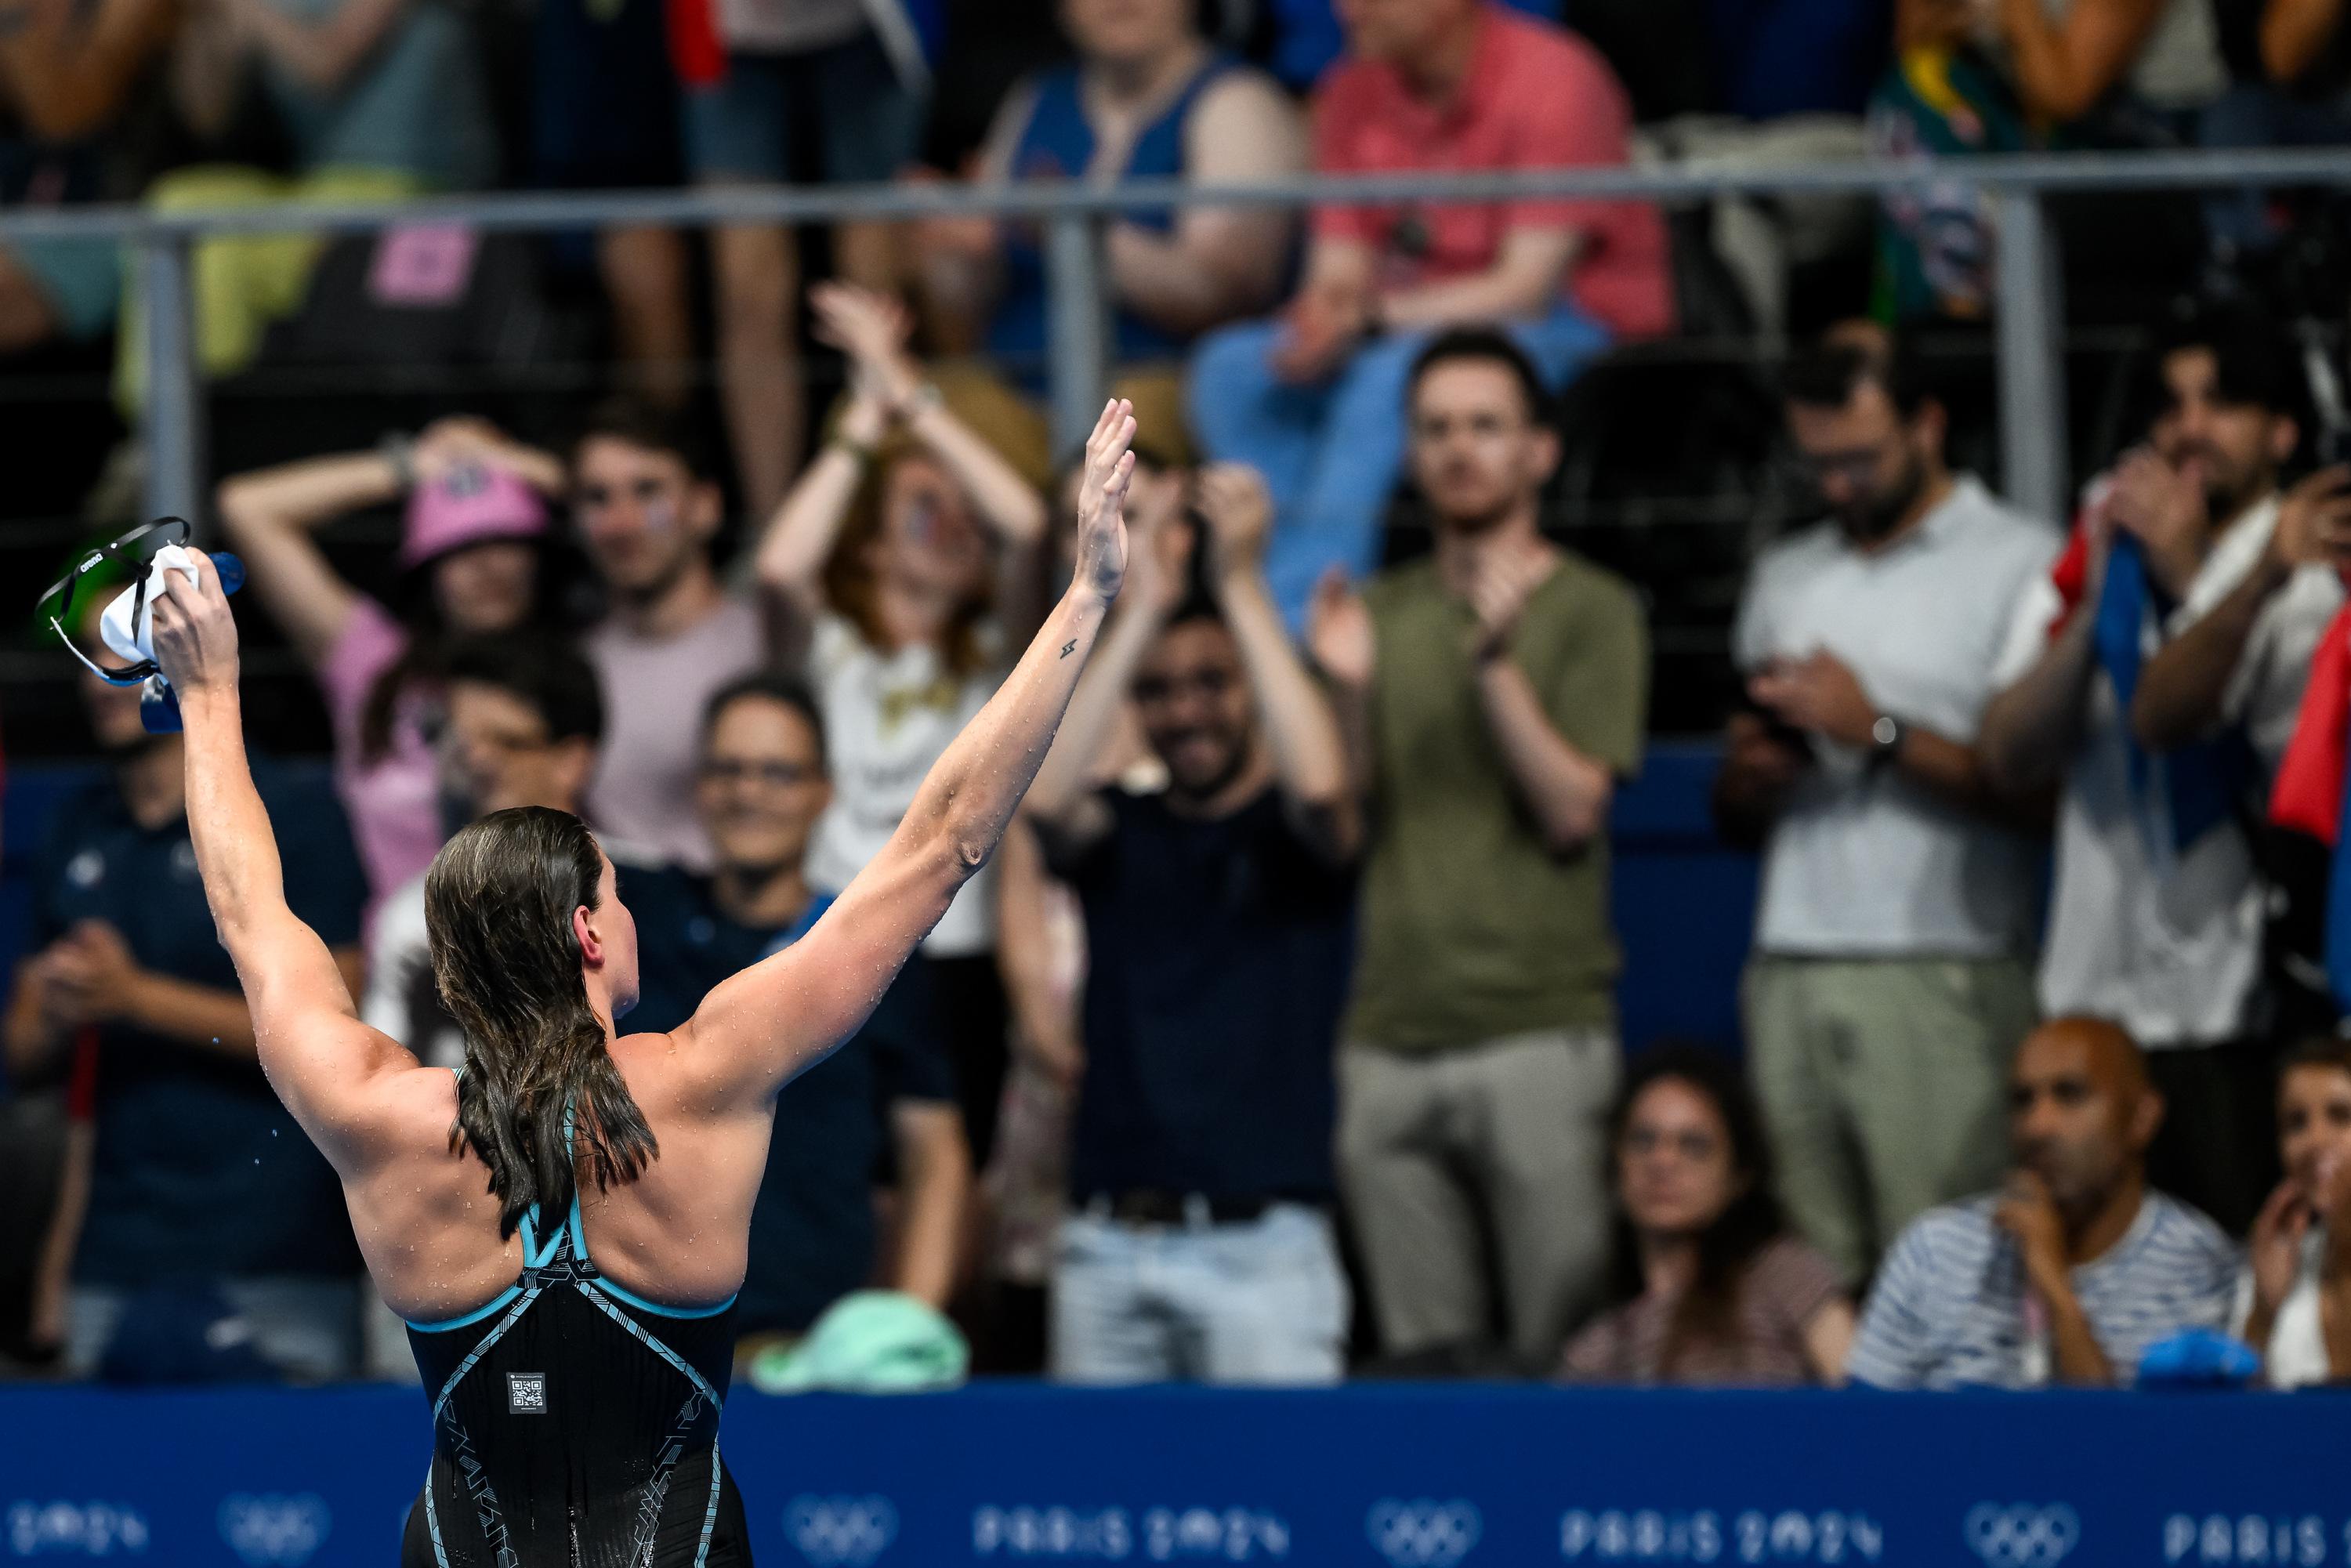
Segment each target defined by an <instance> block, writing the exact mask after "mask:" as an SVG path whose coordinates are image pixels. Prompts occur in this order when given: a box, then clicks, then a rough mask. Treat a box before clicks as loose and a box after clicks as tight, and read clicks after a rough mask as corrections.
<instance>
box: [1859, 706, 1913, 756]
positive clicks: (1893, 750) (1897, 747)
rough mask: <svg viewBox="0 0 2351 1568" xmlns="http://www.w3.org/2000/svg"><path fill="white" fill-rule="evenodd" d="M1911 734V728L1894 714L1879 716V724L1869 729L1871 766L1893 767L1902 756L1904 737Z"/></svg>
mask: <svg viewBox="0 0 2351 1568" xmlns="http://www.w3.org/2000/svg"><path fill="white" fill-rule="evenodd" d="M1909 733H1910V727H1909V726H1908V725H1906V724H1904V723H1903V722H1902V721H1901V720H1900V719H1898V718H1896V717H1895V716H1893V715H1892V714H1890V713H1882V714H1879V715H1878V716H1877V722H1876V724H1873V725H1871V726H1870V727H1869V765H1870V766H1871V767H1872V768H1890V767H1892V766H1893V765H1894V763H1895V760H1896V758H1899V757H1900V756H1901V755H1902V737H1904V736H1906V735H1907V734H1909Z"/></svg>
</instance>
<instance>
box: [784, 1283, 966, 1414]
mask: <svg viewBox="0 0 2351 1568" xmlns="http://www.w3.org/2000/svg"><path fill="white" fill-rule="evenodd" d="M970 1367H971V1347H970V1346H969V1345H967V1344H966V1343H964V1337H963V1334H962V1333H961V1332H960V1331H958V1330H957V1329H956V1326H955V1324H953V1323H951V1322H948V1321H947V1320H946V1318H945V1317H942V1316H941V1315H940V1314H939V1313H938V1312H935V1311H933V1310H932V1309H931V1308H930V1307H928V1306H927V1305H925V1303H923V1302H921V1301H916V1300H915V1299H914V1297H912V1296H908V1295H902V1294H900V1293H899V1292H898V1291H855V1292H853V1293H852V1294H850V1295H846V1296H843V1297H842V1298H841V1300H839V1301H835V1302H834V1303H833V1304H832V1305H831V1307H829V1308H827V1309H826V1311H825V1314H824V1316H822V1317H820V1318H819V1319H817V1321H816V1324H815V1326H814V1327H812V1328H810V1330H809V1332H808V1333H807V1335H806V1337H804V1338H802V1339H801V1340H800V1342H799V1343H798V1344H795V1345H793V1346H792V1347H791V1348H790V1349H789V1350H770V1351H765V1352H762V1353H761V1354H758V1356H756V1357H754V1358H753V1359H752V1362H751V1365H750V1369H749V1374H748V1375H749V1377H750V1379H751V1386H752V1387H754V1388H757V1389H758V1390H759V1392H760V1393H762V1394H805V1393H808V1392H810V1391H811V1390H815V1389H828V1390H831V1391H832V1392H834V1393H840V1394H926V1393H930V1392H932V1391H934V1390H936V1389H941V1388H953V1387H955V1386H956V1385H959V1384H961V1383H962V1382H963V1380H964V1375H965V1374H966V1373H967V1372H968V1371H969V1370H970Z"/></svg>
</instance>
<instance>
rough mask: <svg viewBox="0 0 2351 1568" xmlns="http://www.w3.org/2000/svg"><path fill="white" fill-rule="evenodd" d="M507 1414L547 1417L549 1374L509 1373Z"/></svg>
mask: <svg viewBox="0 0 2351 1568" xmlns="http://www.w3.org/2000/svg"><path fill="white" fill-rule="evenodd" d="M546 1414H547V1374H545V1373H543V1372H509V1373H507V1415H509V1416H544V1415H546Z"/></svg>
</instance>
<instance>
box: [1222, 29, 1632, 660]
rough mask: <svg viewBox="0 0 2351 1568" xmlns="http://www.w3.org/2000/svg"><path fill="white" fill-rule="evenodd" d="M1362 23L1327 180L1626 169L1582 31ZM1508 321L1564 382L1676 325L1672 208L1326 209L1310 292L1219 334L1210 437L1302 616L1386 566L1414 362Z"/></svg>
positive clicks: (1317, 142)
mask: <svg viewBox="0 0 2351 1568" xmlns="http://www.w3.org/2000/svg"><path fill="white" fill-rule="evenodd" d="M1346 21H1347V24H1348V29H1349V33H1348V38H1349V44H1350V47H1351V49H1352V51H1353V53H1352V56H1351V57H1350V58H1349V59H1348V60H1347V62H1346V63H1344V64H1343V65H1341V66H1339V67H1337V68H1334V69H1333V70H1332V72H1331V74H1330V75H1329V76H1327V77H1325V78H1323V81H1322V86H1321V88H1320V89H1318V90H1317V92H1316V95H1315V110H1314V113H1315V127H1314V168H1315V172H1317V173H1324V174H1345V173H1401V172H1412V171H1421V170H1444V171H1447V172H1466V171H1494V170H1510V169H1544V168H1562V167H1568V166H1575V165H1602V166H1608V165H1617V164H1622V163H1623V162H1625V158H1626V136H1627V133H1628V131H1629V130H1630V128H1631V112H1630V110H1629V109H1628V107H1627V105H1626V101H1625V90H1624V89H1623V87H1622V86H1621V85H1619V84H1618V82H1617V81H1616V79H1615V78H1614V76H1613V75H1612V74H1611V73H1610V71H1609V69H1608V67H1607V64H1606V63H1605V62H1604V60H1602V59H1601V57H1599V55H1598V54H1596V53H1595V52H1594V51H1593V49H1592V48H1591V47H1590V46H1589V45H1587V44H1585V43H1583V41H1582V40H1581V39H1579V38H1577V37H1575V36H1574V35H1573V34H1572V33H1568V32H1564V31H1562V29H1560V28H1558V27H1554V26H1549V25H1547V24H1544V23H1541V22H1537V21H1534V20H1532V19H1531V18H1529V17H1526V16H1521V15H1520V14H1518V13H1516V12H1513V11H1510V10H1509V9H1507V8H1505V7H1503V6H1501V5H1499V4H1496V3H1494V0H1367V3H1365V4H1362V5H1353V6H1351V7H1349V8H1348V11H1347V13H1346ZM1489 321H1500V322H1504V323H1507V325H1508V329H1509V331H1510V335H1511V337H1512V339H1513V340H1515V341H1516V342H1517V343H1518V344H1519V346H1520V349H1521V350H1523V351H1524V352H1525V353H1526V354H1527V355H1528V356H1529V357H1530V358H1531V361H1532V362H1533V363H1534V364H1535V365H1536V366H1537V367H1538V368H1539V372H1540V376H1541V383H1542V384H1543V385H1544V386H1546V387H1550V388H1553V389H1556V388H1557V387H1558V386H1559V385H1561V384H1562V382H1565V381H1566V380H1567V379H1568V378H1569V377H1570V376H1572V375H1573V373H1574V372H1575V371H1577V370H1578V369H1580V368H1581V367H1582V366H1583V364H1584V362H1585V361H1588V360H1590V359H1591V358H1592V357H1593V355H1594V354H1596V353H1598V352H1599V351H1600V350H1602V349H1603V348H1604V346H1605V345H1606V344H1607V343H1608V342H1609V341H1610V340H1611V339H1612V338H1637V337H1646V336H1651V335H1654V334H1656V333H1660V332H1665V331H1668V330H1670V329H1672V326H1673V323H1674V301H1673V290H1672V282H1671V277H1670V275H1669V269H1668V264H1667V244H1666V229H1665V221H1664V219H1663V218H1662V217H1661V216H1660V215H1659V214H1658V213H1657V211H1656V208H1655V207H1653V206H1649V205H1646V204H1642V203H1638V202H1562V201H1527V202H1518V203H1513V204H1509V205H1495V204H1485V205H1477V204H1435V205H1417V204H1405V205H1401V206H1387V207H1353V206H1346V207H1343V206H1327V207H1322V208H1318V209H1317V210H1316V212H1315V214H1314V217H1313V225H1312V237H1311V242H1310V243H1309V245H1308V247H1307V253H1306V263H1305V277H1304V281H1303V283H1302V284H1301V287H1300V289H1299V292H1298V295H1297V297H1296V298H1294V299H1292V300H1291V301H1290V305H1289V306H1288V307H1287V308H1285V309H1284V310H1283V311H1282V312H1281V314H1280V317H1278V318H1277V319H1273V320H1270V321H1261V322H1250V323H1247V324H1244V325H1240V326H1235V327H1229V328H1227V329H1223V330H1222V331H1219V332H1217V333H1216V334H1215V335H1214V336H1212V337H1210V338H1208V339H1207V340H1206V341H1204V342H1203V343H1202V344H1201V345H1200V348H1199V350H1198V352H1197V353H1196V355H1195V357H1194V360H1193V363H1192V375H1191V382H1190V388H1189V392H1188V406H1189V410H1190V413H1191V416H1192V426H1193V429H1194V430H1195V431H1196V433H1197V434H1198V436H1199V438H1200V443H1201V445H1202V447H1203V448H1204V449H1205V451H1206V453H1207V455H1208V456H1209V457H1211V458H1213V459H1216V460H1218V461H1226V460H1234V461H1239V462H1245V463H1248V464H1249V465H1251V466H1253V467H1255V468H1257V469H1258V470H1259V471H1260V472H1262V473H1263V474H1264V475H1265V476H1266V477H1267V482H1268V484H1269V485H1270V486H1271V487H1272V490H1273V497H1274V517H1275V519H1276V523H1277V527H1276V529H1275V534H1274V540H1273V544H1272V547H1271V549H1270V554H1269V557H1268V572H1269V575H1270V579H1271V581H1272V583H1273V590H1274V598H1275V601H1276V602H1278V603H1280V605H1281V606H1282V608H1283V611H1284V612H1285V613H1286V614H1288V615H1289V616H1290V618H1291V619H1292V620H1293V621H1296V620H1297V619H1298V618H1299V617H1300V615H1301V612H1303V610H1304V608H1305V604H1306V600H1307V597H1308V595H1309V594H1310V593H1311V591H1312V589H1313V586H1314V583H1315V581H1316V580H1317V579H1318V578H1319V577H1320V576H1321V575H1322V570H1323V569H1324V568H1326V567H1329V566H1332V565H1334V564H1335V565H1339V566H1343V567H1344V568H1346V569H1347V570H1348V571H1349V572H1351V573H1353V574H1357V575H1360V574H1362V573H1364V572H1366V571H1368V570H1371V569H1372V567H1373V566H1374V565H1376V564H1377V561H1378V549H1377V546H1378V531H1379V524H1380V520H1381V517H1382V516H1383V515H1384V509H1385V507H1386V505H1387V501H1388V496H1389V492H1390V491H1391V490H1393V489H1394V488H1395V481H1396V476H1397V473H1398V470H1399V469H1400V468H1401V466H1402V465H1403V461H1404V457H1405V437H1404V431H1403V428H1402V426H1401V425H1400V424H1399V423H1398V422H1397V419H1396V410H1397V408H1398V407H1399V406H1400V404H1401V403H1402V401H1403V394H1404V390H1405V378H1406V374H1407V372H1408V371H1409V370H1410V368H1411V366H1412V363H1413V361H1414V357H1415V356H1416V354H1417V353H1418V352H1419V350H1420V349H1421V348H1422V346H1423V345H1424V344H1426V342H1427V340H1428V339H1429V336H1430V335H1431V334H1432V333H1433V332H1435V331H1437V330H1439V329H1445V328H1447V327H1454V326H1461V325H1469V324H1475V323H1480V322H1489Z"/></svg>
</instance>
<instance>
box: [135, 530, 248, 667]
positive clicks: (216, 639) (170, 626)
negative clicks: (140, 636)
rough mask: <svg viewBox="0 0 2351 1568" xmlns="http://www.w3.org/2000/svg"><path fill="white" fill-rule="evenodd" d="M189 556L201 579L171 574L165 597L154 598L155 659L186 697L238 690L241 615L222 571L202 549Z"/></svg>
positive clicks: (166, 575)
mask: <svg viewBox="0 0 2351 1568" xmlns="http://www.w3.org/2000/svg"><path fill="white" fill-rule="evenodd" d="M188 555H189V559H192V560H193V561H194V562H195V563H196V580H195V581H193V582H190V581H189V580H188V579H187V574H186V573H184V572H177V571H174V572H167V573H165V574H164V575H165V578H166V584H165V588H164V593H163V597H162V599H160V600H157V601H154V615H155V662H156V663H157V664H161V665H162V668H163V678H164V679H165V680H167V681H169V682H171V683H172V690H173V691H175V692H177V693H179V694H180V695H181V696H182V697H183V698H185V697H188V696H191V695H195V694H198V693H202V692H206V691H213V690H234V689H235V685H236V674H237V640H236V617H235V615H234V614H232V613H231V612H230V611H229V607H228V595H227V594H225V593H224V592H222V591H221V580H220V570H219V569H218V568H217V567H215V566H214V565H213V558H212V557H210V556H208V555H206V554H205V553H204V551H202V550H190V551H189V552H188Z"/></svg>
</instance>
